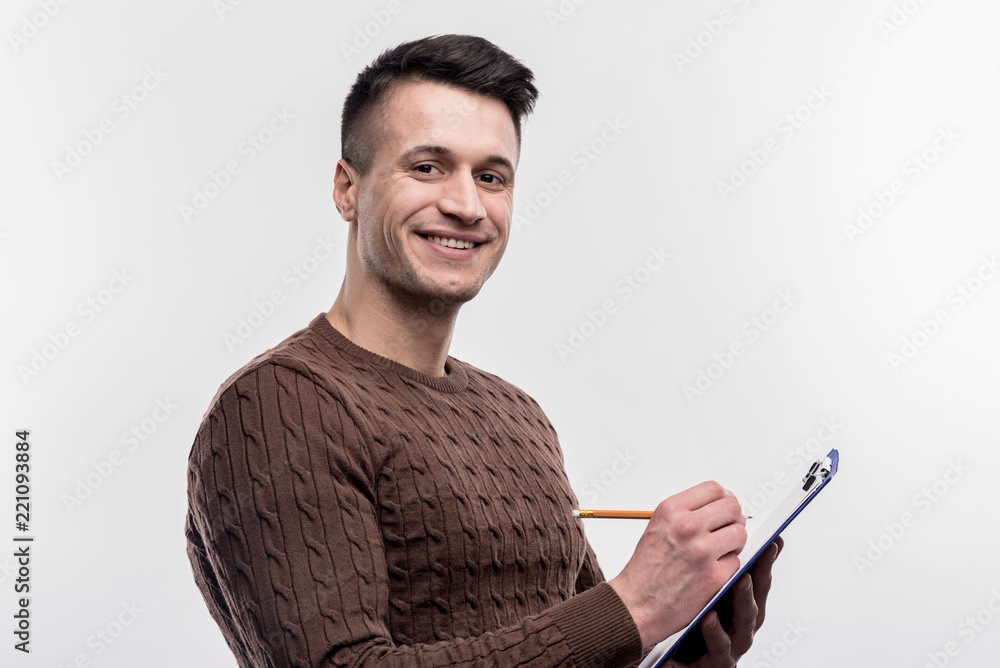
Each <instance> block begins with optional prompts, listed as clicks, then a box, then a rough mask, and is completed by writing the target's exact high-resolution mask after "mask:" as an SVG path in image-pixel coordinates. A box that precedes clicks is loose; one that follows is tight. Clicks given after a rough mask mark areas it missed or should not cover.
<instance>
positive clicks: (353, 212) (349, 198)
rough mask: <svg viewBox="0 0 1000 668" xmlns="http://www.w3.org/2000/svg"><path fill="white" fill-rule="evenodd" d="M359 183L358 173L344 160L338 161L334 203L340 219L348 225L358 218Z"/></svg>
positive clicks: (334, 181)
mask: <svg viewBox="0 0 1000 668" xmlns="http://www.w3.org/2000/svg"><path fill="white" fill-rule="evenodd" d="M358 182H359V177H358V173H357V171H355V169H354V168H353V167H351V166H350V165H349V164H348V163H347V161H346V160H344V159H343V158H341V159H340V160H338V161H337V171H336V172H335V173H334V175H333V202H334V204H336V205H337V211H339V212H340V217H341V218H343V219H344V220H345V221H347V222H348V223H353V222H354V221H355V220H356V219H357V217H358V215H357V212H358V209H357V203H358Z"/></svg>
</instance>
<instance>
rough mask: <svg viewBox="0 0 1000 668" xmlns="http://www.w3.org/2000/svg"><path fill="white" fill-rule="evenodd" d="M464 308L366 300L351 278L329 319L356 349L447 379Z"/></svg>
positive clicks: (379, 298)
mask: <svg viewBox="0 0 1000 668" xmlns="http://www.w3.org/2000/svg"><path fill="white" fill-rule="evenodd" d="M458 309H459V306H458V305H453V306H447V307H445V308H444V309H443V310H442V309H440V308H434V309H432V308H430V305H429V304H425V303H417V302H412V301H401V300H399V299H394V298H393V297H392V296H391V295H388V294H384V293H380V294H378V295H377V296H374V297H372V296H369V297H368V298H367V299H362V298H361V297H360V295H359V294H357V292H356V291H352V290H351V288H350V285H349V283H348V281H347V280H346V279H345V280H344V284H343V285H342V286H341V288H340V293H339V294H338V295H337V299H336V301H334V303H333V306H332V307H331V308H330V311H329V312H328V313H327V314H326V317H327V320H329V321H330V324H331V325H333V327H334V328H335V329H337V330H338V331H339V332H340V333H341V334H343V335H344V336H345V337H347V338H348V339H349V340H350V341H351V342H353V343H355V344H356V345H359V346H361V347H362V348H364V349H366V350H370V351H371V352H373V353H376V354H378V355H381V356H382V357H387V358H389V359H391V360H393V361H395V362H399V363H400V364H403V365H405V366H408V367H410V368H411V369H415V370H417V371H420V372H421V373H425V374H427V375H428V376H438V377H440V376H444V375H446V374H445V368H444V367H445V361H446V360H447V358H448V349H449V348H450V346H451V337H452V334H453V333H454V331H455V322H456V320H457V318H458ZM436 311H441V312H440V313H436Z"/></svg>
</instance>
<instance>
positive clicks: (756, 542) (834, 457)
mask: <svg viewBox="0 0 1000 668" xmlns="http://www.w3.org/2000/svg"><path fill="white" fill-rule="evenodd" d="M839 463H840V453H839V452H838V451H837V450H836V449H833V450H830V452H829V454H827V456H826V457H823V458H822V459H818V460H816V461H815V462H813V464H812V466H810V467H809V470H808V471H807V472H806V473H805V475H804V476H803V477H802V479H801V481H800V482H799V483H798V484H796V485H795V486H793V487H792V489H791V490H790V491H789V492H788V494H787V496H786V497H785V498H784V499H782V501H781V502H780V503H779V504H778V505H777V506H776V507H775V508H774V510H772V511H771V512H770V513H768V515H767V516H766V517H763V518H761V519H760V521H757V520H754V521H753V522H754V526H753V527H752V528H750V532H749V535H748V536H747V542H746V545H745V546H744V548H743V551H742V552H741V553H740V568H739V569H738V570H737V571H736V574H735V575H734V576H733V577H731V578H730V579H729V581H728V582H726V584H724V585H723V586H722V589H720V590H719V592H718V593H717V594H716V595H715V596H713V597H712V600H710V601H709V602H708V605H706V606H705V607H704V608H703V609H702V611H701V612H699V613H698V615H697V616H696V617H695V618H694V620H692V622H691V623H690V624H688V625H687V626H686V627H684V628H683V629H681V630H680V631H678V632H677V633H675V634H674V635H672V636H670V637H669V638H667V639H666V640H664V641H663V642H661V643H659V644H658V645H656V647H654V648H653V649H652V651H650V653H649V654H647V655H646V658H645V659H643V661H642V663H641V664H639V667H638V668H657V666H661V665H662V664H663V663H664V662H665V661H666V660H667V659H670V658H672V656H673V655H674V653H675V652H676V650H677V647H678V646H679V645H680V643H681V641H682V640H684V638H686V637H687V636H688V634H689V633H690V632H691V631H692V630H694V629H695V628H696V627H697V625H698V622H700V621H701V618H702V617H704V616H705V614H706V613H708V611H709V610H711V609H712V606H714V605H715V604H716V603H717V602H718V600H719V599H720V598H722V596H723V594H725V593H726V592H727V591H729V588H730V587H732V586H733V584H734V583H735V582H736V580H738V579H739V578H740V576H741V575H743V574H744V573H746V572H747V570H748V569H749V568H750V566H752V565H753V563H754V562H755V561H757V558H758V557H759V556H760V555H762V554H763V553H764V550H766V549H767V547H768V546H769V545H770V544H771V543H773V542H774V539H775V538H777V537H778V535H779V534H781V532H782V531H784V530H785V527H787V526H788V525H789V524H791V523H792V520H794V519H795V518H796V517H798V515H799V513H801V512H802V510H803V509H804V508H805V507H806V506H807V505H809V502H810V501H812V500H813V499H815V498H816V496H817V495H818V494H819V493H820V491H822V490H823V488H824V487H826V486H827V485H828V484H829V483H830V481H831V480H833V476H835V475H836V474H837V465H838V464H839ZM745 555H751V556H750V557H749V558H746V556H745Z"/></svg>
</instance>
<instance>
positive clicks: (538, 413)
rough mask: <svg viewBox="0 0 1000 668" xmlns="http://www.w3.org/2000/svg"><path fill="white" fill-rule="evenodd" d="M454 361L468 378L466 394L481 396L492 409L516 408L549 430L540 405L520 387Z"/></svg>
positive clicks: (466, 364)
mask: <svg viewBox="0 0 1000 668" xmlns="http://www.w3.org/2000/svg"><path fill="white" fill-rule="evenodd" d="M453 359H454V358H453ZM455 361H456V362H458V363H459V364H462V365H463V366H464V367H465V370H466V373H467V374H468V376H469V386H468V392H470V393H471V394H473V395H479V396H481V397H482V399H483V401H484V402H486V404H487V405H489V406H491V407H492V408H494V409H498V410H499V409H500V408H503V409H505V410H510V409H511V408H516V409H517V410H519V411H520V412H523V413H525V414H528V415H531V416H532V417H533V418H535V420H537V421H539V422H540V423H541V424H542V425H543V426H545V427H548V428H551V424H549V420H548V418H547V417H546V416H545V411H543V410H542V407H541V405H539V403H538V402H537V401H536V400H535V398H534V397H533V396H531V395H530V394H528V393H527V392H526V391H524V390H523V389H521V387H520V386H518V385H515V384H514V383H512V382H510V381H508V380H505V379H503V378H501V377H500V376H498V375H496V374H493V373H490V372H488V371H484V370H483V369H480V368H478V367H476V366H473V365H472V364H469V363H468V362H461V361H459V360H455Z"/></svg>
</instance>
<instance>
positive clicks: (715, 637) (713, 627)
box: [701, 610, 733, 666]
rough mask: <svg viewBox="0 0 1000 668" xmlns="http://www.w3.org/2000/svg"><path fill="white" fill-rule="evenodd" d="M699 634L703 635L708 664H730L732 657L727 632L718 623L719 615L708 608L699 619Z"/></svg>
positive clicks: (731, 663)
mask: <svg viewBox="0 0 1000 668" xmlns="http://www.w3.org/2000/svg"><path fill="white" fill-rule="evenodd" d="M701 634H702V636H704V637H705V647H706V649H707V650H708V654H707V655H706V657H705V658H706V659H707V660H708V661H709V662H710V665H720V666H731V665H733V657H732V653H731V651H730V650H731V643H730V641H729V634H727V633H726V632H725V630H723V628H722V624H720V623H719V615H718V614H717V613H716V612H715V610H710V611H709V613H708V614H707V615H705V616H704V617H703V618H702V620H701Z"/></svg>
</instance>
